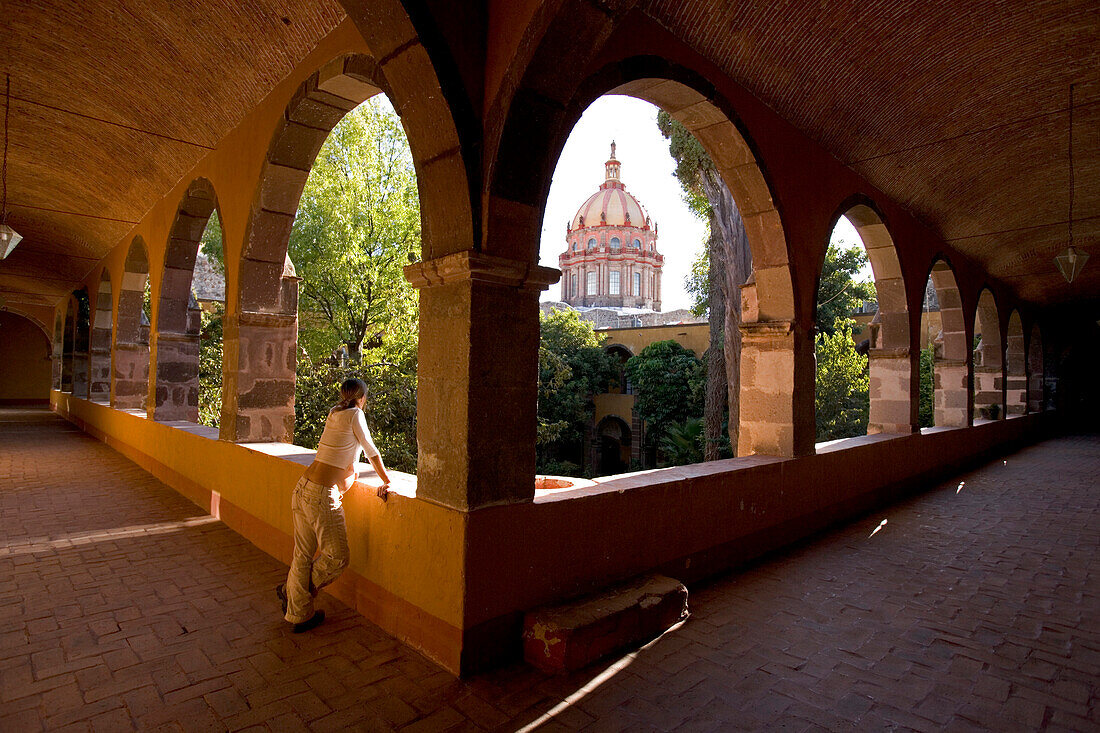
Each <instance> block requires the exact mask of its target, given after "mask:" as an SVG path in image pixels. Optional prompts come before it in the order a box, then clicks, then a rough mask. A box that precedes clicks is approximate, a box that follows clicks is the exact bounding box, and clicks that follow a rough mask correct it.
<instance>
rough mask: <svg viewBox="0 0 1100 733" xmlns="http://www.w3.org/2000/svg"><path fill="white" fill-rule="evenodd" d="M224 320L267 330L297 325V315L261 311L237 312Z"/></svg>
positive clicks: (226, 316) (228, 315) (228, 314)
mask: <svg viewBox="0 0 1100 733" xmlns="http://www.w3.org/2000/svg"><path fill="white" fill-rule="evenodd" d="M225 320H226V321H229V320H236V323H237V325H239V326H259V327H267V328H284V327H289V326H295V325H297V323H298V314H297V313H264V312H262V311H237V312H236V313H227V314H226V315H225Z"/></svg>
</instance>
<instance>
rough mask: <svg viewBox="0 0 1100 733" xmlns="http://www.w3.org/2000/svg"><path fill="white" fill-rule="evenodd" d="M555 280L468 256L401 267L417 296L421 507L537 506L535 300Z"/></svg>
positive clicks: (524, 267)
mask: <svg viewBox="0 0 1100 733" xmlns="http://www.w3.org/2000/svg"><path fill="white" fill-rule="evenodd" d="M559 276H560V273H559V272H558V271H557V270H554V269H551V268H547V267H539V266H538V265H534V264H531V263H527V262H521V261H517V260H512V259H507V258H503V257H495V256H491V255H485V254H480V253H476V252H469V251H466V252H458V253H455V254H451V255H447V256H444V257H439V258H436V259H433V260H428V261H425V262H418V263H415V264H412V265H409V266H408V267H406V268H405V277H406V278H408V280H409V282H410V283H412V285H413V287H415V288H417V289H418V290H420V349H419V362H418V376H417V443H418V447H419V457H418V461H417V484H418V488H417V496H418V497H419V498H422V499H426V500H428V501H433V502H436V503H438V504H442V505H444V506H448V507H453V508H455V509H459V510H463V511H470V510H473V509H478V508H480V507H485V506H491V505H494V504H508V503H515V502H524V501H530V500H531V499H532V498H533V497H534V491H535V485H534V476H535V426H536V416H535V409H536V400H537V390H538V347H539V320H538V313H539V308H538V300H539V292H540V291H542V290H545V289H546V288H547V287H548V286H549V285H551V284H552V283H554V282H556V281H557V280H558V277H559Z"/></svg>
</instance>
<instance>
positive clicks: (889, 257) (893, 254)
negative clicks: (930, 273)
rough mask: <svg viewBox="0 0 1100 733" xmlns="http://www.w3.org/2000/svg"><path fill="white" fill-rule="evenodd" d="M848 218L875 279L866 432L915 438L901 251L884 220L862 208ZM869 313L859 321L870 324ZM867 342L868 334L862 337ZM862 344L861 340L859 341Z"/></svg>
mask: <svg viewBox="0 0 1100 733" xmlns="http://www.w3.org/2000/svg"><path fill="white" fill-rule="evenodd" d="M845 216H846V218H847V219H848V220H849V221H850V222H851V224H852V225H853V226H854V227H855V229H856V232H857V233H858V234H859V238H860V240H861V241H862V242H863V246H864V249H865V250H866V252H867V259H868V260H869V261H870V264H871V272H872V274H873V276H874V290H875V304H874V306H873V307H874V309H875V314H874V315H873V316H872V317H871V319H870V322H869V324H868V331H867V341H868V347H869V353H868V357H869V364H868V371H869V376H870V380H869V382H870V384H869V388H870V389H869V391H870V395H869V399H870V414H869V420H868V425H867V432H868V433H871V434H874V433H903V434H904V433H911V432H913V401H912V386H911V385H912V378H913V377H912V367H911V364H912V362H911V360H910V352H909V344H910V338H909V305H908V299H907V298H906V294H905V281H904V279H903V277H902V270H901V262H900V261H899V259H898V252H897V247H896V245H895V244H894V240H893V237H891V236H890V231H889V230H888V229H887V227H886V224H885V222H883V220H882V217H881V216H879V214H878V212H877V211H876V210H875V209H874V208H873V207H872V206H871V205H869V204H857V205H856V206H853V207H852V208H851V209H849V210H848V211H847V213H846V214H845ZM864 306H865V307H864V308H863V309H861V310H864V311H865V313H864V314H863V315H862V316H860V317H859V320H865V319H866V310H869V308H868V307H867V304H864ZM859 335H860V336H862V335H863V334H862V333H861V334H859ZM859 342H860V343H862V339H861V340H860V341H859Z"/></svg>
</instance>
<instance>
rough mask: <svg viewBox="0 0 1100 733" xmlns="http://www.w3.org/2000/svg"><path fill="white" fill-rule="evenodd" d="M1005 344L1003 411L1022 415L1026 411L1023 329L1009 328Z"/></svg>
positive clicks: (1025, 358)
mask: <svg viewBox="0 0 1100 733" xmlns="http://www.w3.org/2000/svg"><path fill="white" fill-rule="evenodd" d="M1005 346H1006V348H1005V412H1006V413H1007V414H1009V415H1023V414H1024V413H1026V412H1027V354H1026V353H1025V351H1024V333H1023V330H1019V331H1013V330H1012V329H1011V328H1010V329H1009V333H1008V343H1007V344H1006V345H1005Z"/></svg>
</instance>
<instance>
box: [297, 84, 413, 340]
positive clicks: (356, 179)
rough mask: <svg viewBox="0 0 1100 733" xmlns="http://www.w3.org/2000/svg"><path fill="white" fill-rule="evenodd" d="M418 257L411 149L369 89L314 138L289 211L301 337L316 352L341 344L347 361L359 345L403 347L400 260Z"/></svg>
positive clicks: (409, 300) (409, 312)
mask: <svg viewBox="0 0 1100 733" xmlns="http://www.w3.org/2000/svg"><path fill="white" fill-rule="evenodd" d="M419 256H420V209H419V200H418V197H417V189H416V175H415V172H414V170H413V163H412V154H411V152H410V150H409V146H408V141H407V140H406V138H405V133H404V131H403V129H402V128H401V123H400V120H399V119H398V117H397V115H396V114H395V113H394V112H393V110H392V108H390V107H389V105H388V103H386V102H385V101H384V100H382V99H381V97H380V96H379V97H375V98H373V99H371V100H370V101H368V102H365V103H364V104H361V105H360V106H358V107H356V108H355V109H354V110H352V111H351V112H349V113H348V114H347V115H346V116H345V117H344V119H343V120H341V122H340V124H339V125H337V126H336V127H335V128H333V130H332V133H331V134H330V135H329V137H328V139H327V140H326V141H325V144H324V145H323V146H321V150H320V152H319V153H318V155H317V159H316V161H315V162H314V164H313V170H312V171H311V172H310V175H309V179H308V180H307V181H306V185H305V189H304V191H303V193H302V198H301V202H300V203H299V207H298V214H297V216H296V217H295V219H294V228H293V230H292V231H291V235H290V258H291V261H292V262H294V264H295V268H296V270H297V274H298V276H299V277H301V278H302V282H301V287H300V291H299V296H300V299H299V311H300V315H301V317H300V325H299V342H300V343H301V345H302V346H303V347H304V348H305V349H306V350H307V351H308V352H309V353H310V354H311V355H312V356H313V357H316V358H320V357H323V356H325V355H328V354H331V353H332V351H333V350H335V349H336V348H338V347H339V346H340V345H344V346H346V347H347V351H348V353H349V355H350V356H351V358H352V360H353V361H354V360H357V359H358V358H359V356H360V354H361V351H362V349H363V348H364V344H365V346H366V348H375V347H378V346H380V345H382V344H388V345H390V346H391V347H393V348H395V349H396V350H397V351H399V352H401V353H402V354H405V353H407V352H408V351H409V350H410V349H413V348H414V345H415V339H416V323H417V300H416V292H415V291H414V290H413V289H412V287H410V286H409V284H408V283H407V282H406V281H405V279H404V277H403V275H402V272H401V269H402V267H404V266H405V265H407V264H408V263H409V262H410V261H413V260H415V259H417V258H418V257H419Z"/></svg>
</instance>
